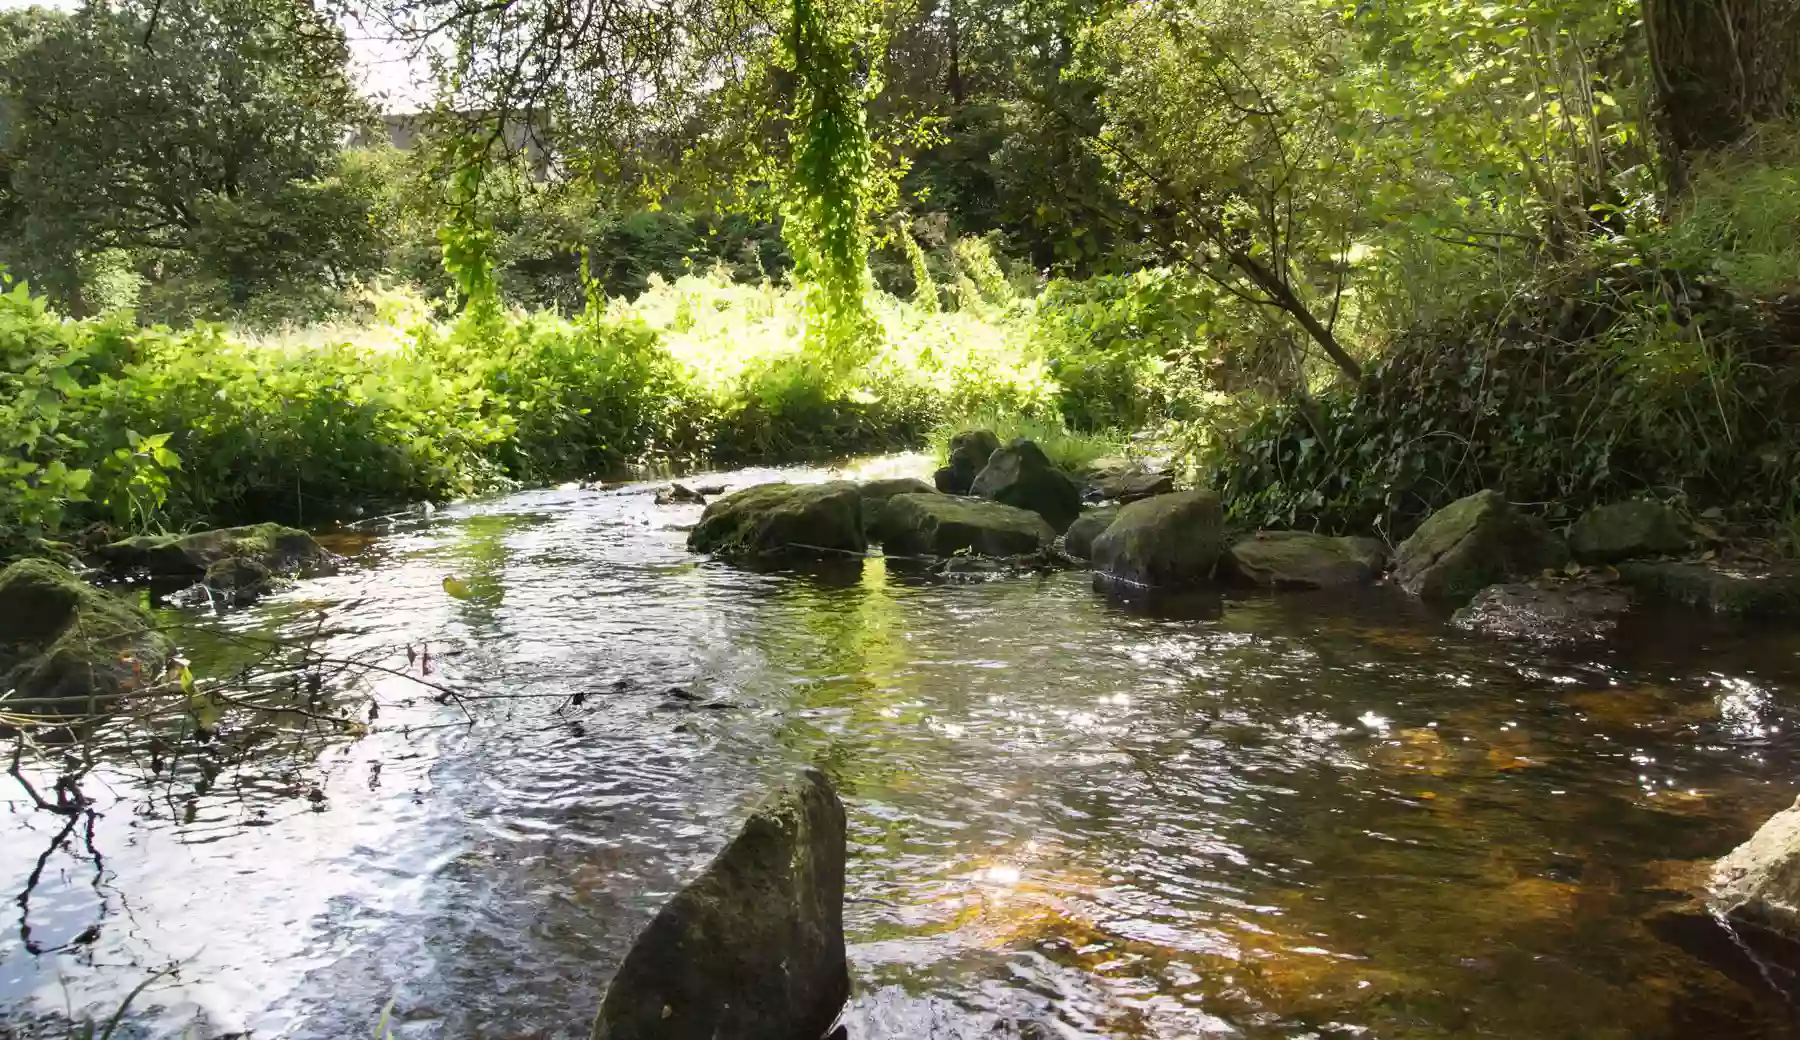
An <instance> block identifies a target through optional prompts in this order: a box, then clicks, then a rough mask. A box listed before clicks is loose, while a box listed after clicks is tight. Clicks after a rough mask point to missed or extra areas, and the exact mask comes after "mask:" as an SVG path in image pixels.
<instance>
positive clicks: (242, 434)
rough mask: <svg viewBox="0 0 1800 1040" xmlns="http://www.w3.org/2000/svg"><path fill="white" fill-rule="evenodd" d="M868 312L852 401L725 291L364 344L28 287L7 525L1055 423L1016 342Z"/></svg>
mask: <svg viewBox="0 0 1800 1040" xmlns="http://www.w3.org/2000/svg"><path fill="white" fill-rule="evenodd" d="M414 306H415V307H416V304H415V305H414ZM870 306H871V313H872V315H873V319H874V320H876V321H878V322H880V324H881V326H882V328H883V329H884V333H883V335H882V337H881V343H882V347H881V348H880V351H879V352H878V353H877V354H876V355H875V356H874V357H873V358H872V359H871V361H870V362H869V363H868V365H866V366H865V367H863V368H862V369H860V370H858V372H857V373H855V381H854V382H853V383H851V384H849V385H845V383H844V381H843V379H842V378H839V377H834V376H832V375H830V374H829V373H827V372H825V371H823V370H821V369H820V368H819V367H818V366H816V365H812V364H809V363H807V354H806V352H805V349H804V345H803V341H802V340H801V339H800V337H798V336H797V335H796V333H797V332H798V330H799V329H800V328H801V327H802V326H803V323H804V320H805V315H806V307H807V303H806V301H805V299H804V297H803V295H802V294H801V293H799V292H797V291H795V290H791V289H777V288H775V287H773V286H769V285H766V284H765V285H760V286H749V285H742V284H737V283H733V282H732V281H731V280H730V279H729V278H728V277H727V276H726V275H725V274H724V273H722V272H721V273H718V274H715V275H713V276H711V277H707V278H699V277H686V278H682V279H680V280H678V281H677V282H674V283H662V282H661V281H660V280H653V282H652V286H651V289H650V291H649V292H647V293H646V294H645V295H644V296H642V297H640V298H639V300H638V301H637V302H636V303H635V304H631V303H626V302H624V301H618V300H615V301H612V302H610V303H608V302H606V301H604V300H602V299H601V298H599V297H598V296H595V297H593V298H592V299H591V300H590V304H589V307H588V308H587V310H586V311H585V312H584V313H583V314H582V315H581V316H579V317H577V318H575V319H573V320H571V319H565V318H561V317H558V316H555V315H552V314H547V313H540V314H537V315H531V316H525V315H520V314H517V313H512V312H507V311H503V310H502V311H498V312H496V313H494V314H492V315H490V316H489V317H488V318H486V319H484V320H482V321H472V320H469V319H468V318H467V317H466V316H465V318H464V319H463V320H460V321H457V322H455V323H454V324H450V325H442V326H439V325H431V324H429V323H419V324H416V325H415V327H414V328H413V329H412V330H410V331H408V330H403V329H399V328H390V329H388V330H387V331H386V333H385V334H383V335H372V334H369V333H364V334H363V335H362V336H360V337H359V339H360V342H357V343H352V342H348V341H346V340H344V339H336V340H333V339H324V340H322V339H320V338H319V337H318V336H316V335H312V334H308V335H303V336H298V337H295V338H293V339H290V340H286V341H284V340H282V339H279V338H277V339H268V338H264V339H261V340H254V341H244V340H241V339H237V338H234V337H233V336H232V335H230V334H229V333H228V331H227V330H226V329H225V328H224V327H222V326H219V325H212V324H201V325H198V326H195V327H194V328H192V329H188V330H184V331H180V332H176V331H171V330H168V329H162V328H152V329H139V328H135V327H133V326H132V325H130V324H129V323H127V322H124V321H121V320H118V319H111V320H99V319H90V320H86V321H70V320H67V319H62V318H59V317H58V316H56V315H55V314H54V313H53V312H51V311H49V310H48V309H47V307H46V305H45V303H44V301H43V300H42V299H41V298H38V297H33V296H31V295H30V294H29V293H28V292H27V291H26V290H25V289H24V288H23V287H19V288H16V289H14V290H13V291H12V292H10V293H6V294H4V295H0V359H3V360H4V365H3V366H0V378H3V379H4V380H5V385H4V387H3V389H4V393H3V394H0V401H4V402H6V404H5V408H4V410H3V411H0V436H3V437H4V438H5V441H6V442H7V443H9V444H10V445H12V446H13V451H12V452H10V453H9V455H8V456H7V457H8V458H9V459H12V460H14V461H11V462H9V463H8V469H7V470H6V471H5V474H4V482H3V483H0V508H3V509H4V512H3V514H0V515H3V516H4V517H5V520H4V521H3V524H0V527H3V529H4V531H5V532H6V538H7V539H8V541H9V544H10V546H11V548H9V549H8V551H9V552H16V551H19V550H20V548H21V547H22V546H23V545H24V544H25V543H27V542H28V541H29V540H30V539H31V538H33V537H41V536H45V535H55V534H57V533H58V532H67V531H70V530H73V529H75V528H77V527H79V526H80V525H81V524H83V523H86V522H89V521H93V520H104V521H107V522H109V523H113V524H118V525H121V526H125V527H134V528H157V527H177V528H179V527H183V526H187V525H191V524H202V523H204V524H216V523H226V522H236V521H248V520H266V519H270V518H276V519H281V520H286V521H290V522H301V523H305V522H318V521H320V520H323V519H325V518H327V517H330V516H338V515H344V514H346V513H348V512H352V511H355V510H357V509H360V508H366V507H370V506H381V505H385V504H396V505H397V504H404V503H409V502H415V501H419V500H421V499H424V500H434V499H445V498H452V497H458V496H464V495H468V494H472V493H475V492H477V491H480V490H483V489H485V488H490V487H493V486H495V485H496V484H499V483H502V482H504V481H506V480H519V481H556V480H567V479H575V478H584V477H590V476H595V475H600V474H614V473H618V472H620V471H621V470H623V469H624V468H626V467H629V466H643V465H654V464H663V463H683V462H707V461H719V462H747V461H772V460H781V459H805V458H820V457H829V456H835V455H841V454H844V453H848V452H856V451H878V450H889V449H893V448H897V447H905V446H909V445H914V444H918V443H921V442H922V441H923V440H924V439H925V438H926V437H927V435H928V434H929V433H930V431H931V430H932V429H933V428H934V427H936V426H937V425H938V424H939V423H941V422H944V421H947V420H948V419H949V417H951V416H953V415H959V414H969V413H971V412H973V411H975V410H978V409H982V408H992V409H1000V410H1004V411H1007V412H1009V413H1013V414H1021V415H1045V414H1048V413H1049V408H1050V402H1051V400H1052V395H1053V394H1054V392H1055V386H1054V384H1053V383H1052V382H1051V381H1050V380H1049V378H1048V374H1047V373H1046V371H1045V369H1044V367H1043V365H1042V363H1041V362H1040V361H1038V360H1037V359H1036V357H1035V355H1034V354H1033V353H1032V352H1031V350H1030V348H1029V335H1028V331H1027V329H1026V328H1025V327H1024V325H1023V323H1022V322H1016V321H1015V322H1011V323H1006V324H997V323H994V322H990V321H988V320H986V319H983V318H981V317H979V316H976V315H973V314H967V313H935V314H934V313H926V312H923V311H920V310H918V309H917V308H914V307H911V306H909V305H907V304H905V303H902V302H901V301H898V300H894V299H892V298H890V297H875V298H872V299H871V300H870ZM394 311H395V313H394V315H393V316H394V317H396V318H398V319H400V320H408V321H414V322H417V312H416V310H415V309H409V308H407V307H396V308H394Z"/></svg>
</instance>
